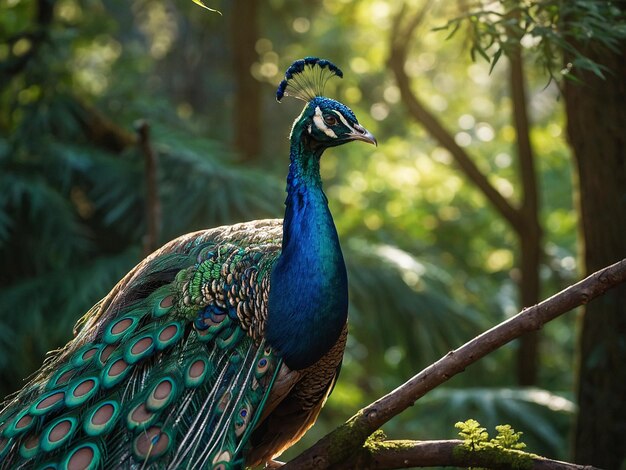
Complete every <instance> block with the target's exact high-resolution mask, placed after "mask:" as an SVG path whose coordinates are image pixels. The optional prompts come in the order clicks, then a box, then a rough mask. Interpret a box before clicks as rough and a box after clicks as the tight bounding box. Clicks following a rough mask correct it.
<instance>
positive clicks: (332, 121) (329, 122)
mask: <svg viewBox="0 0 626 470" xmlns="http://www.w3.org/2000/svg"><path fill="white" fill-rule="evenodd" d="M324 122H325V123H326V125H328V126H334V125H335V124H337V118H336V117H335V116H333V115H332V114H327V115H326V116H324Z"/></svg>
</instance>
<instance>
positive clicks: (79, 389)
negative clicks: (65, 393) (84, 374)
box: [72, 379, 96, 397]
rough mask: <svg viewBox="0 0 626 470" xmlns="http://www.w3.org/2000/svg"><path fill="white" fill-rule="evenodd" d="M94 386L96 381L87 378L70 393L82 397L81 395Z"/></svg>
mask: <svg viewBox="0 0 626 470" xmlns="http://www.w3.org/2000/svg"><path fill="white" fill-rule="evenodd" d="M95 386H96V381H95V380H93V379H88V380H85V381H84V382H82V383H81V384H80V385H78V386H77V387H76V388H75V389H74V392H73V393H72V394H73V395H74V396H75V397H82V396H83V395H85V394H87V393H89V392H90V391H91V390H93V388H94V387H95Z"/></svg>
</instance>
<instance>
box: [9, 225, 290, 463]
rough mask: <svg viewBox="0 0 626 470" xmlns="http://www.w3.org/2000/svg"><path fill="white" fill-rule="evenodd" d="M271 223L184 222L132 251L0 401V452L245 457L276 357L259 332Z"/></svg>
mask: <svg viewBox="0 0 626 470" xmlns="http://www.w3.org/2000/svg"><path fill="white" fill-rule="evenodd" d="M259 225H261V226H263V229H264V232H265V234H264V236H262V237H261V236H258V234H256V233H254V232H255V229H256V228H257V227H258V226H259ZM279 227H280V221H266V222H261V223H257V224H242V225H240V226H233V227H228V228H218V229H214V230H210V231H206V232H199V233H196V234H191V235H189V236H186V237H182V238H181V239H178V240H175V241H174V242H172V243H170V244H169V245H166V246H165V247H164V248H163V249H161V250H159V251H158V252H157V253H155V254H153V255H152V256H151V257H149V258H148V259H147V260H146V261H144V262H143V263H142V264H140V265H139V266H138V267H137V268H136V269H135V270H133V271H132V272H131V273H130V274H129V275H128V276H127V277H126V278H124V279H123V280H122V281H121V282H120V284H119V285H118V286H117V287H116V289H114V290H113V291H112V293H111V294H110V295H109V296H108V297H107V298H105V299H104V300H103V301H101V302H100V303H99V304H97V305H96V306H95V307H94V309H92V310H91V311H90V312H89V313H88V314H87V315H86V316H85V317H84V318H83V319H82V320H81V321H80V322H79V327H78V328H79V331H78V335H77V337H76V338H75V340H74V341H73V342H72V343H70V344H69V345H68V347H67V348H66V349H64V350H62V351H60V352H58V353H57V355H56V356H55V357H53V358H51V359H50V360H49V361H48V362H47V364H46V365H45V366H44V368H43V369H42V371H41V372H40V373H39V374H38V375H37V376H36V377H35V378H34V379H33V380H32V381H31V382H30V384H29V385H28V386H27V387H26V388H25V389H24V390H22V391H21V392H20V393H19V394H18V395H17V396H16V397H15V398H14V399H13V400H12V401H11V402H10V403H8V405H7V406H6V408H5V409H4V410H3V411H2V413H1V414H0V431H1V434H0V436H1V437H0V459H1V463H0V466H1V467H2V468H19V467H29V468H30V467H43V468H46V467H50V468H98V467H104V468H109V467H118V466H125V467H133V466H137V467H143V466H145V465H147V466H154V467H155V468H179V467H193V468H195V467H200V466H202V467H209V468H223V469H230V468H241V467H242V466H243V465H244V460H243V457H242V455H244V452H242V451H243V450H244V448H245V446H246V443H247V441H248V439H249V436H250V433H251V431H252V429H253V428H254V425H255V424H256V423H257V421H258V420H259V418H260V415H261V413H262V408H263V406H262V405H263V404H264V402H265V401H267V399H268V394H269V393H268V392H269V391H270V389H271V388H272V384H273V382H274V380H275V379H276V376H277V375H278V373H279V371H280V370H281V362H282V361H281V359H280V358H279V357H278V356H277V355H276V354H274V352H273V351H272V348H271V347H269V346H268V345H267V344H266V343H265V340H264V339H263V332H264V323H265V316H266V314H267V292H268V289H269V276H268V273H269V271H270V269H271V266H272V264H273V263H274V261H275V259H276V257H277V256H278V254H279V253H280V243H279V242H277V240H279V236H278V235H279V234H280V231H279V230H277V228H279ZM233 235H235V236H233ZM238 237H239V238H238ZM225 238H227V239H228V242H226V241H223V240H224V239H225ZM283 373H284V371H283ZM129 443H130V445H129Z"/></svg>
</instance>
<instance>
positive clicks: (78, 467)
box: [55, 442, 101, 470]
mask: <svg viewBox="0 0 626 470" xmlns="http://www.w3.org/2000/svg"><path fill="white" fill-rule="evenodd" d="M100 455H101V454H100V450H99V449H98V446H97V445H96V444H94V443H93V442H86V443H84V444H80V445H79V446H76V447H75V448H74V449H72V450H71V451H70V452H69V453H67V456H66V457H65V459H63V462H61V465H60V466H59V467H60V468H67V469H68V470H94V469H96V468H98V464H99V463H100ZM55 468H56V467H55Z"/></svg>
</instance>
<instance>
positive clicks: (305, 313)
mask: <svg viewBox="0 0 626 470" xmlns="http://www.w3.org/2000/svg"><path fill="white" fill-rule="evenodd" d="M322 152H323V148H313V147H312V146H311V144H310V142H309V141H308V140H307V138H306V137H304V134H303V133H302V132H298V131H297V127H294V130H293V132H292V136H291V152H290V160H291V163H290V165H289V176H288V178H287V200H286V202H285V205H286V210H285V218H284V221H283V243H282V253H281V255H280V257H279V258H278V260H277V261H276V264H275V265H274V267H273V269H272V273H271V279H270V281H271V282H270V294H269V313H268V319H267V325H266V337H267V340H268V342H269V344H270V345H271V346H272V347H273V348H275V349H277V350H278V351H279V352H280V353H281V354H282V356H283V359H284V361H285V364H287V366H288V367H290V368H291V369H304V368H306V367H308V366H310V365H312V364H314V363H315V362H317V361H318V360H319V359H320V358H321V357H322V356H324V355H325V354H326V353H327V352H328V351H329V350H330V348H331V347H332V346H333V345H334V344H335V342H336V341H337V339H338V338H339V335H340V333H341V331H342V329H343V327H344V325H345V323H346V320H347V313H348V280H347V276H346V267H345V264H344V261H343V255H342V253H341V247H340V245H339V238H338V237H337V230H336V229H335V224H334V222H333V219H332V216H331V214H330V211H329V209H328V203H327V200H326V196H325V195H324V192H323V191H322V182H321V178H320V172H319V161H320V157H321V154H322Z"/></svg>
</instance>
